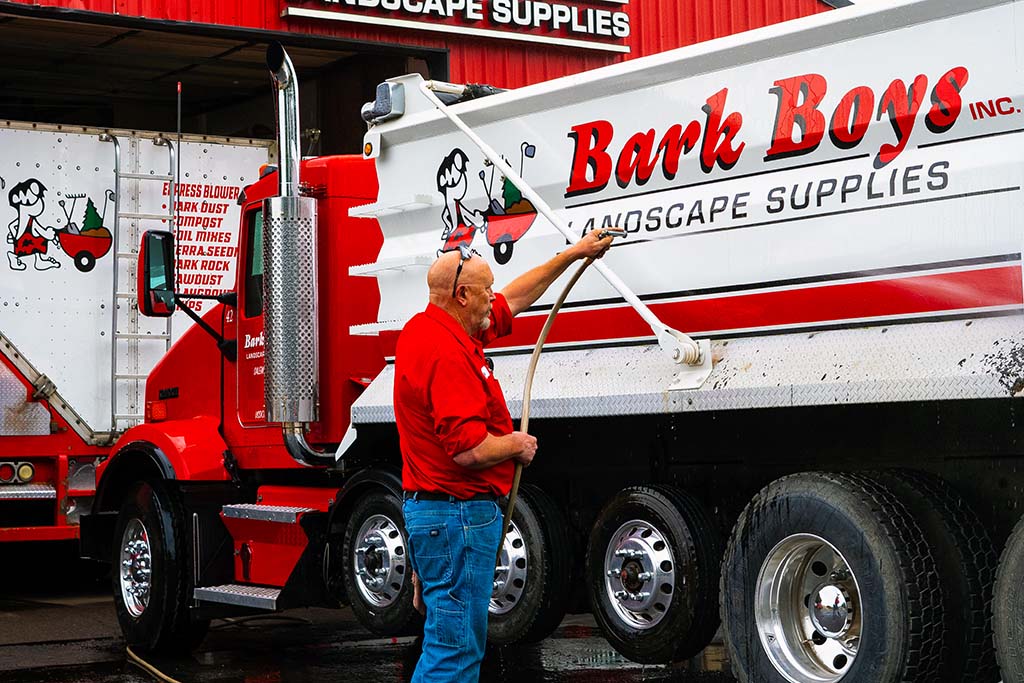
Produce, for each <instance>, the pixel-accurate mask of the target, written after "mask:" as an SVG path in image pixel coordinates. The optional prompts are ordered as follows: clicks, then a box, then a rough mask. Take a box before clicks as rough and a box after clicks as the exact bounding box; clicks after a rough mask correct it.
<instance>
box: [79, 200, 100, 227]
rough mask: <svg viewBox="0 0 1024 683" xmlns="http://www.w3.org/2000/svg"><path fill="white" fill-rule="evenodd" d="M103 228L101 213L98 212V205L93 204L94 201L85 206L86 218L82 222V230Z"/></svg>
mask: <svg viewBox="0 0 1024 683" xmlns="http://www.w3.org/2000/svg"><path fill="white" fill-rule="evenodd" d="M102 227H103V219H102V218H100V213H99V211H97V210H96V205H95V204H93V203H92V199H90V200H89V203H88V204H86V205H85V218H84V219H83V221H82V230H83V231H84V230H93V229H95V228H102Z"/></svg>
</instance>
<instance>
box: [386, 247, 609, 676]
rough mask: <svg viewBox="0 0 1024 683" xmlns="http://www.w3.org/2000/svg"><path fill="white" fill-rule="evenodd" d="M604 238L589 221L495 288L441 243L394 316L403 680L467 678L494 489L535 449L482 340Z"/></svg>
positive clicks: (470, 258) (492, 540) (475, 653)
mask: <svg viewBox="0 0 1024 683" xmlns="http://www.w3.org/2000/svg"><path fill="white" fill-rule="evenodd" d="M602 234H603V235H605V236H604V237H602ZM611 242H612V236H611V235H608V234H607V233H598V232H596V231H595V232H591V233H589V234H587V235H586V236H584V238H583V239H581V240H580V241H579V242H577V243H576V244H574V245H573V246H571V247H569V248H567V249H566V250H565V251H563V252H561V253H560V254H558V255H557V256H555V257H554V258H552V259H551V260H550V261H548V262H547V263H544V264H543V265H540V266H537V267H536V268H534V269H533V270H530V271H528V272H527V273H524V274H523V275H520V276H519V277H518V278H516V279H515V280H513V281H512V282H510V283H509V284H508V285H507V286H506V287H505V289H504V290H503V291H502V292H499V293H497V294H495V293H494V291H493V289H492V288H493V286H494V275H493V274H492V273H491V268H490V266H489V265H488V264H487V262H486V261H485V260H484V259H483V258H482V257H480V255H479V254H477V253H476V252H474V251H471V250H469V249H467V248H462V249H460V250H458V251H451V252H446V253H444V254H442V255H441V256H440V258H438V259H437V261H436V262H435V263H434V264H433V266H431V268H430V270H429V271H428V272H427V286H428V287H429V288H430V303H429V304H428V305H427V308H426V310H425V311H423V312H422V313H418V314H417V315H416V316H414V317H413V318H412V319H411V320H410V321H409V322H408V323H407V324H406V325H405V328H404V329H403V330H402V334H401V335H400V336H399V338H398V348H397V350H396V352H395V398H394V403H395V421H396V423H397V425H398V435H399V439H400V443H401V451H402V487H403V488H404V489H405V496H404V497H405V501H404V503H403V507H402V509H403V512H404V514H405V525H406V531H407V532H408V535H409V545H410V550H411V553H410V561H411V563H412V566H413V570H414V571H415V572H416V575H418V577H419V582H420V584H421V585H422V600H423V604H424V605H425V606H426V625H425V628H424V632H423V653H422V654H421V655H420V659H419V662H418V663H417V665H416V672H415V674H414V675H413V678H412V680H413V683H423V682H426V681H445V682H458V683H463V682H467V683H468V682H473V681H477V680H478V679H479V677H480V662H481V661H482V660H483V655H484V646H485V644H486V641H487V607H488V603H489V602H490V597H491V589H492V584H493V581H494V558H495V556H496V555H497V552H498V543H499V541H500V538H499V537H500V536H501V522H502V519H501V518H502V507H501V506H500V505H499V500H501V499H503V498H504V497H505V496H507V495H508V493H509V489H510V488H511V487H512V476H513V472H514V469H515V468H514V463H517V462H518V463H521V464H522V465H524V466H525V465H529V464H530V462H532V461H533V457H534V455H535V454H536V452H537V439H535V438H534V437H532V436H530V435H529V434H526V433H524V432H517V431H515V429H514V427H513V425H512V418H511V416H510V415H509V412H508V407H507V406H506V405H505V398H504V396H503V394H502V391H501V386H500V385H499V384H498V380H497V379H496V378H495V377H494V374H493V372H492V370H493V366H492V364H491V362H490V360H489V359H488V358H486V357H485V356H484V346H485V345H487V344H488V343H490V342H491V341H493V340H495V339H497V338H498V337H503V336H505V335H507V334H509V333H510V332H511V331H512V318H514V317H515V316H516V315H518V314H519V313H521V312H523V311H525V310H526V309H527V308H529V307H530V306H531V305H533V303H534V302H535V301H537V299H539V298H540V296H541V295H542V294H543V293H544V292H545V291H546V290H547V288H548V287H549V286H550V285H551V283H552V282H554V281H555V280H556V279H557V278H558V276H559V275H561V274H562V273H563V272H565V270H566V268H568V267H569V266H570V265H571V264H572V263H573V262H574V261H577V260H579V259H583V258H589V257H593V258H599V257H600V256H602V255H603V254H604V252H605V251H606V250H607V249H608V247H609V246H610V245H611Z"/></svg>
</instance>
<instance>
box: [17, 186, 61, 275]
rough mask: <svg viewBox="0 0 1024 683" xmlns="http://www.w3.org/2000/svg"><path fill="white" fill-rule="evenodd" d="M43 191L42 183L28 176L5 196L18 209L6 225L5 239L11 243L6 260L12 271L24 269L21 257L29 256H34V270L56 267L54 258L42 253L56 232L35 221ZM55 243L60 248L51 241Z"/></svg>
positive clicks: (41, 205)
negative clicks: (6, 233)
mask: <svg viewBox="0 0 1024 683" xmlns="http://www.w3.org/2000/svg"><path fill="white" fill-rule="evenodd" d="M45 193H46V186H44V185H43V184H42V183H41V182H39V181H38V180H36V179H35V178H30V179H29V180H26V181H24V182H21V183H18V184H17V185H15V186H14V187H12V188H11V192H10V194H8V196H7V198H8V201H9V202H10V204H11V206H12V207H13V208H14V210H15V211H17V212H18V216H17V218H15V219H14V220H12V221H11V222H10V224H9V225H8V226H7V230H8V235H7V241H8V242H10V244H11V250H10V251H9V252H7V262H8V263H9V264H10V266H11V269H12V270H25V263H24V262H23V261H22V259H23V258H28V257H29V256H34V257H35V268H36V270H49V269H50V268H60V262H59V261H57V259H55V258H53V257H51V256H47V255H46V253H47V250H48V249H47V245H48V244H49V243H50V242H52V241H54V239H55V238H56V233H57V231H56V230H55V229H54V228H53V227H47V226H44V225H43V224H42V223H40V222H39V216H40V214H42V213H43V209H44V208H45V204H44V202H43V195H44V194H45ZM55 246H56V247H57V248H58V249H59V248H60V244H59V243H55Z"/></svg>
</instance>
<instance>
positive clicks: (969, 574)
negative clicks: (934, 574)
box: [876, 471, 999, 683]
mask: <svg viewBox="0 0 1024 683" xmlns="http://www.w3.org/2000/svg"><path fill="white" fill-rule="evenodd" d="M876 478H877V479H879V481H881V482H882V483H883V484H885V485H886V486H887V487H888V488H889V489H890V490H892V492H893V493H895V494H896V495H897V497H898V498H899V499H900V500H901V501H902V502H903V504H904V505H906V506H907V510H908V511H909V512H910V514H911V515H912V516H913V517H914V519H915V520H916V521H917V523H918V525H919V526H920V527H921V531H922V532H924V536H925V539H926V540H927V541H928V543H929V544H930V546H931V551H932V555H933V556H934V558H935V561H936V563H937V566H938V570H939V578H940V580H941V585H942V596H943V598H942V599H943V603H942V612H943V615H944V626H945V630H946V642H947V643H948V644H949V649H948V658H947V659H946V660H945V661H944V663H943V666H942V677H941V678H940V679H936V681H937V683H938V681H942V682H944V683H996V681H998V680H999V671H998V669H997V667H996V659H995V650H994V648H993V644H992V609H991V605H992V584H993V582H994V581H995V574H996V564H997V562H998V558H997V556H996V551H995V547H994V546H993V544H992V540H991V539H990V538H989V535H988V532H987V531H985V527H984V526H983V525H982V523H981V520H980V519H979V518H978V515H977V514H975V512H974V511H973V510H971V509H970V507H968V506H967V504H966V503H965V502H964V500H963V499H962V498H961V497H960V496H959V495H958V494H957V493H956V492H955V491H954V490H953V489H952V488H951V487H950V486H949V484H947V483H946V482H945V481H943V480H942V479H939V478H938V477H934V476H932V475H929V474H925V473H922V472H911V471H894V472H884V473H881V474H879V475H877V476H876Z"/></svg>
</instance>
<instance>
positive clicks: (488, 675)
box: [4, 617, 734, 683]
mask: <svg viewBox="0 0 1024 683" xmlns="http://www.w3.org/2000/svg"><path fill="white" fill-rule="evenodd" d="M571 619H572V618H571V617H570V620H571ZM233 626H234V625H227V627H226V628H217V629H215V630H214V631H213V633H211V636H210V637H209V638H208V639H207V641H206V643H205V644H204V646H203V648H202V649H201V650H199V651H198V652H196V653H194V654H193V655H191V656H190V657H188V658H179V659H167V658H157V657H153V658H148V659H147V661H149V662H150V663H151V664H152V665H154V666H156V667H157V668H158V669H159V670H160V671H162V672H163V673H164V674H166V675H167V676H170V677H171V678H174V679H176V680H178V681H180V682H181V683H300V682H301V683H306V682H307V681H318V680H322V681H327V680H355V681H358V680H363V681H366V682H367V683H392V682H395V683H401V682H404V681H408V680H410V678H411V677H412V672H413V670H414V669H415V666H416V660H417V658H418V657H419V651H420V641H419V639H417V638H412V637H407V638H391V639H380V638H373V637H372V636H369V635H368V634H366V633H365V632H363V631H361V630H358V629H351V630H349V629H344V628H342V629H341V630H340V632H338V633H332V632H330V631H328V630H326V629H324V628H323V627H322V626H320V625H316V626H311V625H310V624H308V623H304V622H303V621H297V622H295V623H287V622H283V623H276V624H273V623H265V624H260V625H256V624H251V625H239V626H238V627H237V628H235V627H233ZM346 631H348V632H346ZM311 638H313V640H312V641H311V640H310V639H311ZM151 680H154V679H152V678H151V677H150V676H149V675H147V674H145V673H143V672H142V671H141V670H139V669H137V668H135V667H133V666H130V665H128V664H127V663H109V664H104V665H97V666H93V667H83V668H75V669H49V670H45V671H42V670H37V671H34V672H25V673H14V672H5V675H4V681H5V683H44V681H45V683H114V682H115V681H117V682H118V683H145V682H147V681H151ZM480 680H481V682H482V683H541V682H545V683H546V682H551V683H570V682H576V681H579V682H581V683H582V682H584V681H585V682H587V683H605V682H608V683H611V682H612V681H615V682H616V683H619V682H624V683H629V682H632V681H672V682H675V683H732V682H733V680H734V679H733V678H732V677H731V676H729V675H728V664H727V662H726V659H725V654H724V650H723V648H722V647H721V646H720V645H712V646H710V647H708V648H707V649H706V650H705V651H704V652H703V653H702V654H701V655H700V656H698V657H696V658H694V659H693V660H691V661H689V662H680V663H677V664H673V665H671V666H649V665H648V666H645V665H641V664H637V663H635V662H631V661H629V660H628V659H625V658H624V657H622V656H621V655H619V654H618V653H617V652H615V651H614V650H613V649H612V648H611V646H609V645H608V643H607V642H606V641H605V640H604V638H602V637H601V636H600V633H599V632H598V630H597V629H596V628H594V627H592V626H584V625H577V624H572V623H569V624H566V625H563V627H561V628H560V629H559V630H558V631H556V632H555V633H554V634H553V635H552V636H551V637H550V638H548V639H547V640H545V641H543V642H542V643H539V644H536V645H530V646H521V647H516V648H504V649H500V650H499V649H492V650H489V651H488V653H487V657H486V658H485V660H484V664H483V667H482V669H481V676H480Z"/></svg>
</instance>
